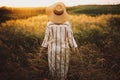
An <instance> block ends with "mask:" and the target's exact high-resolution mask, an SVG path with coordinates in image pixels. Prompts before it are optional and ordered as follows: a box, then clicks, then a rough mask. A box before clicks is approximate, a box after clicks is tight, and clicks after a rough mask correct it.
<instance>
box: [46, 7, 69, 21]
mask: <svg viewBox="0 0 120 80" xmlns="http://www.w3.org/2000/svg"><path fill="white" fill-rule="evenodd" d="M54 7H55V5H52V6H50V7H47V8H46V14H47V15H48V19H49V21H52V22H54V23H64V22H66V21H68V20H69V15H68V13H67V12H66V9H64V13H63V14H61V15H56V14H55V13H54V11H53V10H54Z"/></svg>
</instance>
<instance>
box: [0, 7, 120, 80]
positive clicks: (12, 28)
mask: <svg viewBox="0 0 120 80" xmlns="http://www.w3.org/2000/svg"><path fill="white" fill-rule="evenodd" d="M94 6H96V5H94ZM115 6H116V5H115ZM115 6H114V7H115ZM117 6H119V5H117ZM92 7H93V6H91V8H92ZM114 7H113V6H111V8H112V10H110V11H111V12H107V11H106V10H104V12H102V13H100V12H98V10H99V9H100V6H99V8H97V9H96V12H98V13H99V14H97V13H94V11H93V10H92V11H93V13H92V12H89V14H88V13H84V12H85V11H84V10H85V9H86V10H88V11H89V9H88V8H90V7H88V6H86V7H85V6H83V7H82V8H84V10H83V9H82V10H83V13H81V12H82V10H81V8H79V6H75V7H71V8H68V12H69V14H71V15H70V23H71V25H72V29H73V33H74V37H75V40H76V42H77V44H78V48H79V51H80V55H81V56H80V57H79V56H77V54H76V53H73V52H72V53H71V56H70V66H69V72H68V80H119V79H120V76H119V75H120V54H119V53H120V28H119V27H120V15H119V11H120V9H119V8H118V7H116V9H115V8H114ZM111 8H110V9H111ZM15 9H16V10H18V11H15ZM15 9H14V10H13V12H12V13H10V11H11V10H10V9H8V10H9V11H8V10H6V9H4V11H8V12H5V14H2V15H4V16H2V18H0V19H1V20H3V19H4V20H3V21H0V79H1V80H44V78H49V77H50V76H49V68H48V62H47V54H46V51H45V52H43V56H42V58H38V53H39V49H40V47H41V43H42V40H43V38H44V33H45V28H46V23H47V21H48V18H47V15H45V14H44V9H43V8H42V10H41V11H38V12H36V11H37V10H38V9H32V11H33V12H32V13H29V12H28V13H27V11H26V10H25V8H24V10H23V9H21V11H20V8H19V9H17V8H15ZM0 10H1V9H0ZM27 10H28V8H27ZM94 10H95V9H94ZM100 10H102V9H100ZM113 10H114V11H115V12H114V11H113ZM4 11H3V12H4ZM19 11H20V12H19ZM22 11H26V13H25V14H23V13H24V12H22ZM29 11H31V9H29ZM17 12H19V13H17ZM76 12H77V13H76ZM78 12H79V14H78ZM20 13H21V14H20ZM40 13H41V14H40ZM91 13H92V15H91ZM6 14H8V15H6ZM10 15H11V16H10ZM13 15H17V17H16V18H15V16H13ZM23 16H24V17H23ZM25 16H26V17H25ZM6 17H9V19H8V18H6Z"/></svg>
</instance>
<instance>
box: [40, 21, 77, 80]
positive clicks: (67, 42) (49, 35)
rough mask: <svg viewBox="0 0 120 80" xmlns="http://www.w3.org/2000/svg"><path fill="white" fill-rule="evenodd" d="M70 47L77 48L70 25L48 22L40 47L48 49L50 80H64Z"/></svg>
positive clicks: (67, 23)
mask: <svg viewBox="0 0 120 80" xmlns="http://www.w3.org/2000/svg"><path fill="white" fill-rule="evenodd" d="M70 46H71V47H72V48H76V47H77V44H76V41H75V39H74V37H73V32H72V29H71V26H70V23H69V22H65V23H62V24H54V23H53V22H51V21H49V22H48V23H47V27H46V32H45V37H44V40H43V43H42V47H45V48H48V63H49V69H50V73H51V75H52V80H65V79H66V77H67V72H68V67H69V53H70V52H69V51H70Z"/></svg>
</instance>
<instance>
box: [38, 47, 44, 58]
mask: <svg viewBox="0 0 120 80" xmlns="http://www.w3.org/2000/svg"><path fill="white" fill-rule="evenodd" d="M44 50H45V48H44V47H42V48H40V53H39V54H38V57H39V58H41V57H42V53H43V51H44Z"/></svg>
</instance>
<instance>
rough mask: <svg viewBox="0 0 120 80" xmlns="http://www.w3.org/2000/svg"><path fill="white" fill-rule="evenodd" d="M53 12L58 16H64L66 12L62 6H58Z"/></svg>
mask: <svg viewBox="0 0 120 80" xmlns="http://www.w3.org/2000/svg"><path fill="white" fill-rule="evenodd" d="M53 12H54V13H55V14H56V15H62V14H63V13H64V10H63V7H62V5H56V6H55V8H54V10H53Z"/></svg>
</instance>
